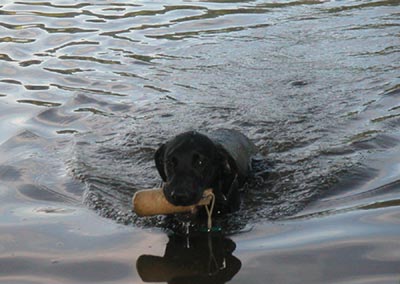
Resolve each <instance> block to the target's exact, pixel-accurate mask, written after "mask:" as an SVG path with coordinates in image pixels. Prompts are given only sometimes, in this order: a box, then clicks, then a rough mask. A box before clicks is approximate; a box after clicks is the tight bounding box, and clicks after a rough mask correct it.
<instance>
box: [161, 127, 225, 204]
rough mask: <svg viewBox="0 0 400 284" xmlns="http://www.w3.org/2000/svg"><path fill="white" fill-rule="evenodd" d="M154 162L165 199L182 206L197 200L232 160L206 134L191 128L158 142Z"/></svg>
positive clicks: (214, 184)
mask: <svg viewBox="0 0 400 284" xmlns="http://www.w3.org/2000/svg"><path fill="white" fill-rule="evenodd" d="M155 163H156V167H157V170H158V172H159V174H160V176H161V178H162V179H163V181H164V195H165V197H166V198H167V200H168V201H169V202H170V203H172V204H174V205H181V206H185V205H193V204H196V203H198V202H199V201H200V199H201V197H202V195H203V192H204V190H205V189H207V188H212V187H215V186H217V183H218V178H219V176H220V174H221V170H223V168H224V167H225V168H226V167H228V168H229V167H230V166H229V164H230V163H232V162H230V161H229V157H228V155H227V153H226V152H225V151H224V150H223V149H222V148H221V147H219V146H218V145H216V144H215V143H214V142H213V141H212V140H211V139H209V138H208V137H207V136H206V135H203V134H200V133H198V132H195V131H190V132H185V133H182V134H180V135H178V136H176V137H175V138H173V139H171V140H170V141H168V142H167V143H165V144H163V145H161V146H160V147H159V148H158V150H157V151H156V153H155Z"/></svg>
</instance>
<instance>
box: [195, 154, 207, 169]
mask: <svg viewBox="0 0 400 284" xmlns="http://www.w3.org/2000/svg"><path fill="white" fill-rule="evenodd" d="M193 164H194V165H195V166H196V167H199V168H202V167H204V165H205V159H203V158H202V157H200V155H198V154H195V155H193Z"/></svg>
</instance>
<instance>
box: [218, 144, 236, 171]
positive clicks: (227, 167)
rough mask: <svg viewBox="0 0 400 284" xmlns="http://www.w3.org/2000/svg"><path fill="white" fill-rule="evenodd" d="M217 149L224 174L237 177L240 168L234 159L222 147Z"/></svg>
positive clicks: (219, 146)
mask: <svg viewBox="0 0 400 284" xmlns="http://www.w3.org/2000/svg"><path fill="white" fill-rule="evenodd" d="M217 149H218V155H219V161H220V165H221V168H222V171H223V174H226V175H236V174H237V172H238V168H237V165H236V162H235V160H234V159H233V157H232V156H231V155H230V154H229V153H228V151H226V149H225V148H224V147H222V146H221V145H218V146H217Z"/></svg>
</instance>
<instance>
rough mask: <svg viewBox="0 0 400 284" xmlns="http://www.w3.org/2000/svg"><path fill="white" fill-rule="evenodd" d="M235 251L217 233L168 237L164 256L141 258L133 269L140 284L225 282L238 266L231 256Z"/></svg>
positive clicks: (227, 241)
mask: <svg viewBox="0 0 400 284" xmlns="http://www.w3.org/2000/svg"><path fill="white" fill-rule="evenodd" d="M235 248H236V244H235V243H234V242H233V241H232V240H231V239H228V238H226V237H224V236H223V235H222V234H219V233H204V234H199V235H196V236H190V237H187V236H178V235H171V236H169V242H168V244H167V247H166V249H165V253H164V256H162V257H161V256H154V255H141V256H140V257H139V258H138V260H137V262H136V268H137V271H138V273H139V275H140V277H141V278H142V280H143V281H144V282H166V283H169V284H179V283H193V284H195V283H202V284H204V283H210V284H213V283H215V284H217V283H226V282H228V281H229V280H231V279H232V278H233V276H235V275H236V273H238V271H239V270H240V267H241V265H242V264H241V262H240V260H239V259H237V258H236V257H235V256H233V255H232V253H233V251H234V250H235Z"/></svg>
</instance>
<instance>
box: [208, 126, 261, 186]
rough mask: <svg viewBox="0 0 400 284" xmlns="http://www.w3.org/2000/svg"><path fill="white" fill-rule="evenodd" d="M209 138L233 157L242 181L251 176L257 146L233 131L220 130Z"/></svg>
mask: <svg viewBox="0 0 400 284" xmlns="http://www.w3.org/2000/svg"><path fill="white" fill-rule="evenodd" d="M208 137H209V138H210V139H211V140H212V141H213V142H214V143H215V144H216V145H220V146H221V147H222V148H223V149H224V150H225V151H226V152H227V153H228V154H229V156H231V157H232V159H233V160H234V162H235V164H236V166H237V170H238V174H239V178H240V179H242V178H245V177H247V176H248V175H249V172H250V171H251V158H252V157H253V156H254V155H255V154H256V153H257V147H256V145H254V143H253V142H252V141H250V139H249V138H247V137H246V136H245V135H244V134H242V133H241V132H239V131H236V130H232V129H218V130H215V131H212V132H211V133H209V134H208Z"/></svg>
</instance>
